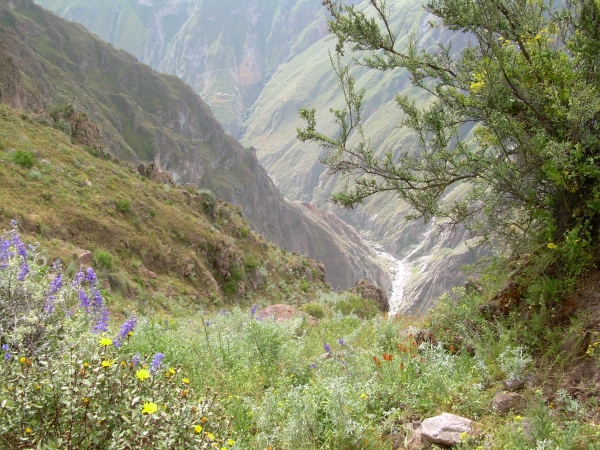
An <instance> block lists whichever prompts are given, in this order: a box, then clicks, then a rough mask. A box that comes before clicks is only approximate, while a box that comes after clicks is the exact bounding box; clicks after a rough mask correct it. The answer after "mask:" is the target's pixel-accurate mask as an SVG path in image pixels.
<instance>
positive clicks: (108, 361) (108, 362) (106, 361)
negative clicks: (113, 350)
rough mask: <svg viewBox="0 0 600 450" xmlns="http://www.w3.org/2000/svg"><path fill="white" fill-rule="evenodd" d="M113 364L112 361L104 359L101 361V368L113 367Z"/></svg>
mask: <svg viewBox="0 0 600 450" xmlns="http://www.w3.org/2000/svg"><path fill="white" fill-rule="evenodd" d="M114 362H115V360H114V359H105V360H104V361H102V367H110V366H112V365H113V363H114Z"/></svg>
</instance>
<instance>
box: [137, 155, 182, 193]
mask: <svg viewBox="0 0 600 450" xmlns="http://www.w3.org/2000/svg"><path fill="white" fill-rule="evenodd" d="M138 172H139V173H140V175H142V176H143V177H146V178H150V179H151V180H152V181H154V182H155V183H162V184H168V185H169V186H172V187H175V181H173V177H171V174H170V173H169V172H167V171H166V170H161V169H160V168H159V167H158V165H157V164H156V163H155V162H154V161H152V162H149V163H147V164H145V163H142V164H140V165H139V166H138Z"/></svg>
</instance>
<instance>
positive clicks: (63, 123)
mask: <svg viewBox="0 0 600 450" xmlns="http://www.w3.org/2000/svg"><path fill="white" fill-rule="evenodd" d="M54 128H56V129H57V130H60V131H62V132H63V133H65V134H66V135H67V136H71V134H72V132H73V129H72V127H71V124H70V123H69V122H68V121H67V120H63V119H61V120H59V121H58V122H56V123H55V124H54Z"/></svg>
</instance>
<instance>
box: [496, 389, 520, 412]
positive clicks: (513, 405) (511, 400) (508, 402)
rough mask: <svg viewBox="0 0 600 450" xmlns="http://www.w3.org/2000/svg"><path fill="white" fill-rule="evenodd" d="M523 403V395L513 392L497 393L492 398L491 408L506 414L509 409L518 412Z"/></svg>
mask: <svg viewBox="0 0 600 450" xmlns="http://www.w3.org/2000/svg"><path fill="white" fill-rule="evenodd" d="M524 405H525V397H523V396H522V395H521V394H516V393H514V392H507V393H504V394H498V395H496V396H495V397H494V398H493V399H492V403H491V406H492V409H493V410H494V411H495V412H497V413H498V414H506V413H508V412H510V411H513V412H519V411H520V410H521V409H522V408H523V406H524Z"/></svg>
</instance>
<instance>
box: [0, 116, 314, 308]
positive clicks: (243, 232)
mask: <svg viewBox="0 0 600 450" xmlns="http://www.w3.org/2000/svg"><path fill="white" fill-rule="evenodd" d="M23 117H25V118H22V117H21V116H20V115H18V114H17V113H16V112H14V111H13V110H11V109H10V108H8V107H6V106H1V107H0V149H1V150H0V160H1V161H2V164H1V165H0V185H1V186H2V191H1V192H2V193H1V195H0V213H1V214H0V227H2V228H8V222H9V221H10V220H11V219H17V221H18V222H19V227H20V229H21V230H22V231H23V233H24V236H25V237H26V239H27V240H28V241H29V242H33V241H38V242H40V243H41V244H42V245H43V246H44V247H46V248H48V251H49V257H50V260H53V259H54V258H57V257H60V258H61V259H62V261H63V262H64V263H65V265H68V264H70V263H71V261H72V260H73V259H74V254H75V253H76V249H87V250H91V251H92V252H96V255H97V254H98V253H97V252H98V251H100V250H102V251H107V252H109V253H110V254H112V255H113V257H114V263H113V267H112V268H111V269H110V270H109V269H104V270H102V272H103V277H104V278H105V279H106V278H107V277H108V274H109V273H117V274H120V277H121V278H123V279H124V280H126V283H127V285H128V286H129V288H128V289H126V290H125V291H124V292H120V293H119V294H117V295H113V297H114V299H115V302H117V303H116V304H115V305H113V306H114V309H115V310H117V312H118V310H119V309H122V308H124V307H125V306H127V305H134V307H135V308H139V309H140V310H141V311H145V312H152V311H157V310H159V311H166V312H169V313H173V314H179V313H187V312H185V311H188V310H189V308H191V309H192V310H193V309H202V308H205V307H207V306H211V305H212V306H220V305H222V304H223V303H230V302H232V301H234V300H235V301H242V302H244V301H246V302H250V301H253V300H252V299H253V298H254V297H255V296H256V295H257V294H258V292H262V294H261V302H262V303H270V302H277V301H281V300H286V301H289V302H292V303H294V302H304V301H306V300H308V299H309V298H311V297H312V294H311V293H308V294H307V293H304V292H302V291H301V290H300V288H299V286H300V283H301V282H302V281H303V280H304V279H305V273H306V267H309V266H310V265H311V264H313V263H312V262H311V261H310V260H308V259H307V258H305V257H299V256H295V255H292V254H284V253H282V252H281V251H280V250H278V249H276V248H275V247H274V246H273V245H272V244H268V243H267V242H266V241H264V240H263V239H262V238H261V237H260V236H259V235H257V234H255V233H254V232H252V231H250V230H249V225H248V224H247V222H246V221H245V220H244V218H243V216H242V214H241V209H240V208H239V207H236V206H232V205H229V204H225V203H221V202H219V205H218V206H217V208H216V215H215V220H211V218H210V217H207V215H206V214H205V212H204V210H203V206H202V204H201V203H200V202H197V201H195V200H194V198H195V195H196V194H195V191H191V193H190V192H188V191H184V190H183V189H174V188H173V189H168V190H167V189H165V187H164V186H163V185H160V184H156V183H154V182H151V181H150V180H148V179H146V178H143V177H141V176H140V175H138V174H135V173H132V172H133V171H132V170H131V166H127V165H124V164H117V163H115V162H112V161H107V160H104V159H99V158H98V157H95V156H92V155H91V154H90V153H88V152H87V151H86V150H85V149H84V148H82V147H79V146H74V145H71V144H70V142H69V139H68V137H67V136H66V135H65V134H64V133H62V132H60V131H57V130H53V129H52V128H49V127H48V126H45V125H42V124H40V123H39V122H38V121H36V120H33V119H29V118H28V117H27V116H26V115H24V116H23ZM16 151H30V152H33V154H34V155H35V165H34V166H33V167H32V168H31V169H28V168H24V167H21V166H19V165H18V164H16V163H15V162H13V161H12V159H13V158H14V155H15V152H16ZM190 199H191V200H190ZM223 255H227V256H223ZM189 264H193V271H194V276H192V277H190V276H188V277H184V276H183V275H182V274H183V273H184V271H185V267H186V266H188V265H189ZM219 264H221V265H222V266H224V267H225V268H227V266H228V265H229V264H232V265H234V266H235V267H237V268H241V269H242V270H245V272H247V274H246V275H247V276H246V278H245V283H244V284H245V286H244V287H245V289H246V291H247V292H246V295H245V298H244V296H243V295H241V294H240V293H237V294H235V293H229V294H227V293H225V292H224V291H223V286H224V285H225V283H227V282H228V281H230V280H231V278H230V277H228V276H227V274H225V275H224V274H223V270H222V269H221V271H219V269H218V267H217V266H218V265H219ZM252 266H257V267H252ZM144 267H145V268H147V269H149V270H151V271H154V272H156V273H157V274H158V278H157V279H155V280H154V279H151V278H148V277H147V276H145V275H144ZM248 267H251V269H252V270H249V269H248ZM259 271H262V272H263V274H266V275H265V276H263V275H260V274H259V273H258V272H259ZM213 280H215V281H216V282H217V283H218V284H219V286H217V285H216V284H215V283H214V281H213ZM250 280H253V281H254V282H256V280H261V281H260V282H259V283H258V284H259V285H260V287H257V288H256V289H253V288H252V287H251V285H252V283H251V282H250ZM277 283H279V284H280V285H281V286H283V287H284V288H285V289H281V290H274V289H272V286H273V285H274V284H277ZM113 288H114V286H113ZM253 291H256V292H253ZM284 291H285V292H284ZM311 291H312V288H311ZM114 294H115V293H114ZM182 308H183V309H182Z"/></svg>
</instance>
